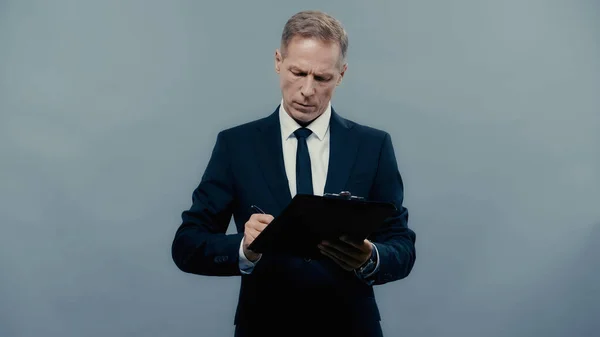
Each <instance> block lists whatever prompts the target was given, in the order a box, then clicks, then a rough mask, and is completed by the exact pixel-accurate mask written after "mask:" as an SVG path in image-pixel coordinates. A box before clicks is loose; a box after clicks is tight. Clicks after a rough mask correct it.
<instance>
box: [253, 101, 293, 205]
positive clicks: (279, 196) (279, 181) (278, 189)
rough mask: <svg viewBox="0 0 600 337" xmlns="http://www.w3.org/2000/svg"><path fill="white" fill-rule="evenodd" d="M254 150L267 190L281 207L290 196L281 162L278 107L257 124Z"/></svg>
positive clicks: (287, 201)
mask: <svg viewBox="0 0 600 337" xmlns="http://www.w3.org/2000/svg"><path fill="white" fill-rule="evenodd" d="M256 152H257V155H258V158H257V159H258V163H259V165H260V167H261V171H262V172H263V175H264V178H265V181H266V182H267V185H268V186H269V190H270V191H271V193H272V194H273V196H274V197H275V199H276V200H277V202H278V203H279V205H280V206H281V209H283V208H285V207H286V206H287V205H288V203H289V202H290V201H291V200H292V197H291V194H290V188H289V184H288V180H287V176H286V174H285V165H284V162H283V148H282V144H281V127H280V124H279V107H278V108H277V109H276V110H275V112H274V113H273V114H271V115H270V116H269V117H267V118H266V119H265V120H264V122H263V123H262V124H261V125H260V126H259V135H258V138H257V141H256Z"/></svg>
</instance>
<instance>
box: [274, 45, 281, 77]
mask: <svg viewBox="0 0 600 337" xmlns="http://www.w3.org/2000/svg"><path fill="white" fill-rule="evenodd" d="M282 62H283V57H282V56H281V52H280V51H279V49H275V72H276V73H278V74H279V73H280V72H281V63H282Z"/></svg>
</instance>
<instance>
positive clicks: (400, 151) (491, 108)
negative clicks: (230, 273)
mask: <svg viewBox="0 0 600 337" xmlns="http://www.w3.org/2000/svg"><path fill="white" fill-rule="evenodd" d="M307 8H317V9H322V10H325V11H327V12H329V13H331V14H333V15H335V16H336V17H338V18H339V19H340V20H341V21H342V22H343V23H344V24H345V26H346V29H347V31H348V33H349V35H350V50H349V70H348V73H347V76H346V78H345V81H344V82H343V84H342V85H341V86H340V88H339V89H338V92H337V94H336V96H335V97H334V102H333V104H334V106H335V107H336V108H337V109H338V111H339V112H341V113H342V114H343V115H345V116H346V117H348V118H351V119H355V120H356V121H358V122H361V123H365V124H368V125H371V126H374V127H379V128H383V129H385V130H386V131H388V132H390V134H391V135H392V138H393V141H394V145H395V148H396V152H397V155H398V161H399V165H400V169H401V173H402V175H403V177H404V180H405V184H406V206H407V207H408V208H409V210H410V214H411V216H410V225H411V227H412V228H414V230H415V231H416V233H417V250H418V254H417V255H418V257H417V263H416V266H415V269H414V271H413V273H412V274H411V275H410V276H409V277H408V278H407V279H405V280H403V281H399V282H395V283H391V284H387V285H385V286H380V287H377V288H376V294H377V297H378V302H379V304H380V307H381V311H382V315H383V328H384V331H385V332H386V336H487V337H499V336H511V337H520V336H551V337H554V336H556V337H558V336H576V337H579V336H581V337H583V336H598V334H599V333H600V332H599V331H600V323H599V321H600V320H599V319H598V318H599V317H600V304H599V303H600V293H599V291H600V289H599V284H600V268H599V267H600V263H599V262H598V261H599V257H600V244H599V243H600V151H599V149H598V147H599V146H598V145H600V135H599V134H600V133H599V132H598V129H599V127H600V116H599V115H600V98H599V97H600V95H598V94H599V93H600V23H599V22H600V17H599V14H600V4H599V3H598V2H597V1H593V0H588V1H573V0H571V1H567V0H565V1H554V0H545V1H542V0H539V1H522V0H508V1H507V0H505V1H489V2H488V1H476V0H473V1H466V0H461V1H444V0H437V1H388V2H371V3H367V2H366V1H335V2H333V1H329V2H327V3H321V2H320V1H304V2H303V3H302V5H301V6H300V5H298V2H289V1H288V2H286V1H238V2H237V3H233V2H226V1H222V2H218V1H210V2H209V1H191V0H188V1H141V0H140V1H121V0H103V1H94V2H92V1H68V0H55V1H41V0H40V1H16V0H15V1H6V0H4V1H0V151H1V152H0V154H1V157H0V158H1V162H0V214H1V219H0V220H1V228H0V336H3V337H25V336H27V337H29V336H63V337H67V336H88V337H96V336H171V337H175V336H190V335H193V336H209V337H210V336H216V337H219V336H227V335H229V334H230V333H232V332H233V326H232V322H233V313H234V308H235V304H236V300H237V294H238V286H239V278H236V277H230V278H218V277H202V276H194V275H188V274H184V273H182V272H180V271H179V270H178V269H177V268H176V267H175V265H174V264H173V262H172V261H171V257H170V244H171V239H172V237H173V234H174V232H175V230H176V228H177V226H178V224H179V221H180V213H181V211H183V210H184V209H186V208H187V207H189V205H190V202H191V193H192V190H193V188H194V187H195V186H196V184H197V182H198V181H199V178H200V176H201V174H202V172H203V170H204V168H205V165H206V162H207V159H208V156H209V154H210V151H211V150H212V147H213V145H214V141H215V137H216V134H217V132H218V131H219V130H220V129H223V128H226V127H230V126H233V125H235V124H238V123H242V122H246V121H249V120H252V119H255V118H258V117H262V116H265V115H267V114H269V113H270V112H272V111H273V110H274V109H275V107H276V105H277V104H278V103H279V100H280V92H279V89H278V82H277V77H276V74H275V72H274V70H273V54H274V50H275V48H276V47H277V46H278V41H279V36H280V33H281V29H282V27H283V25H284V23H285V21H286V20H287V18H288V17H289V16H290V15H292V14H293V13H295V12H296V11H298V10H302V9H307Z"/></svg>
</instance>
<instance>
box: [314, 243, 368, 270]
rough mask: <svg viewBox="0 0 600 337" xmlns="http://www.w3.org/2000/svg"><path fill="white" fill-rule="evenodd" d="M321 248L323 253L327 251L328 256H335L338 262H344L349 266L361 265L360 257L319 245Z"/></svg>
mask: <svg viewBox="0 0 600 337" xmlns="http://www.w3.org/2000/svg"><path fill="white" fill-rule="evenodd" d="M319 248H320V249H321V250H322V251H325V252H327V253H328V254H330V255H333V256H335V257H336V258H337V259H338V260H341V261H344V262H345V263H346V264H347V265H349V266H358V265H360V264H361V262H360V261H361V260H360V257H355V256H351V255H348V254H346V253H344V252H342V251H339V250H337V249H336V248H335V247H330V246H323V245H319Z"/></svg>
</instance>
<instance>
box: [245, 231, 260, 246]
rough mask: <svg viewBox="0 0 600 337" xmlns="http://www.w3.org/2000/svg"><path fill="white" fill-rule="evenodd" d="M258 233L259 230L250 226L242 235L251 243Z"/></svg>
mask: <svg viewBox="0 0 600 337" xmlns="http://www.w3.org/2000/svg"><path fill="white" fill-rule="evenodd" d="M258 234H260V232H259V231H257V230H255V229H252V228H248V229H246V232H245V233H244V236H245V238H246V242H247V243H248V244H251V243H252V241H254V239H256V237H257V236H258Z"/></svg>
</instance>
